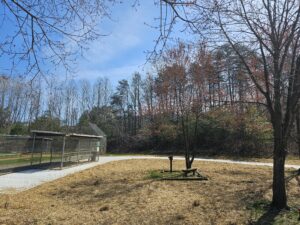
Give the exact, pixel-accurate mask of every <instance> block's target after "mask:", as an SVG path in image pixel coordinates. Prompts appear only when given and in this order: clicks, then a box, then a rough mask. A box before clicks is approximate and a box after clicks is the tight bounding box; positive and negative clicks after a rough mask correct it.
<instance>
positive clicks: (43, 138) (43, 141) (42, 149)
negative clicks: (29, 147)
mask: <svg viewBox="0 0 300 225" xmlns="http://www.w3.org/2000/svg"><path fill="white" fill-rule="evenodd" d="M43 144H44V138H42V143H41V156H40V164H42V158H43Z"/></svg>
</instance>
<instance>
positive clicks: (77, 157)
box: [77, 139, 80, 163]
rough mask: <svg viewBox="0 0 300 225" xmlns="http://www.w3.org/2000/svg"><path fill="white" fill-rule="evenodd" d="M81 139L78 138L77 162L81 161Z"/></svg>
mask: <svg viewBox="0 0 300 225" xmlns="http://www.w3.org/2000/svg"><path fill="white" fill-rule="evenodd" d="M79 151H80V139H79V140H78V150H77V163H79Z"/></svg>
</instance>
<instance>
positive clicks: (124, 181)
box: [0, 159, 300, 225]
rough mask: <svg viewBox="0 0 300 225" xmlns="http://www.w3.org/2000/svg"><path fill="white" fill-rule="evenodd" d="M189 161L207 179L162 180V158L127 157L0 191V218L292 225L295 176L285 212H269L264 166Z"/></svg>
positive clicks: (268, 175) (298, 200)
mask: <svg viewBox="0 0 300 225" xmlns="http://www.w3.org/2000/svg"><path fill="white" fill-rule="evenodd" d="M183 166H184V162H183V161H178V160H175V161H174V169H176V170H179V169H181V168H183ZM194 166H195V167H197V168H199V169H200V171H201V172H202V173H203V175H205V176H207V177H208V180H207V181H174V180H171V181H169V180H163V181H162V180H159V179H157V177H155V176H153V174H157V173H158V171H159V170H161V169H168V161H167V160H154V159H153V160H152V159H147V160H126V161H119V162H111V163H107V164H104V165H101V166H98V167H95V168H92V169H89V170H86V171H82V172H79V173H76V174H73V175H70V176H67V177H65V178H62V179H59V180H56V181H53V182H50V183H46V184H43V185H41V186H39V187H36V188H33V189H31V190H27V191H24V192H21V193H17V194H2V195H0V204H1V205H0V215H1V217H0V224H70V225H71V224H72V225H74V224H121V225H123V224H189V225H192V224H216V225H222V224H224V225H225V224H227V225H233V224H272V223H274V224H291V225H292V224H298V222H299V221H298V220H297V219H298V212H297V211H296V209H297V208H298V207H300V190H299V189H300V187H299V185H298V183H297V182H296V180H292V181H291V182H290V183H289V185H288V193H289V205H290V206H291V210H290V211H286V212H282V213H280V214H278V213H277V212H272V211H269V210H268V203H269V201H270V197H271V190H270V186H271V179H272V170H271V168H268V167H254V166H245V165H233V164H221V163H208V162H195V163H194ZM264 222H268V223H264Z"/></svg>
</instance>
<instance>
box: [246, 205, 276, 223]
mask: <svg viewBox="0 0 300 225" xmlns="http://www.w3.org/2000/svg"><path fill="white" fill-rule="evenodd" d="M279 213H280V210H276V209H272V208H271V207H269V209H268V210H267V211H266V212H265V213H264V214H263V215H262V216H261V217H259V218H258V220H257V221H254V222H253V223H251V225H271V224H273V223H274V222H275V218H276V216H278V214H279Z"/></svg>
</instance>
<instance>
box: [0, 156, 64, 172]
mask: <svg viewBox="0 0 300 225" xmlns="http://www.w3.org/2000/svg"><path fill="white" fill-rule="evenodd" d="M40 157H41V154H40V153H35V154H34V155H33V158H32V162H33V164H39V163H40V160H41V158H40ZM50 158H51V155H50V154H45V153H44V154H43V155H42V160H41V163H47V162H50ZM60 159H61V156H60V155H58V154H56V155H53V156H52V162H54V161H57V160H60ZM30 164H31V153H28V154H9V155H2V156H0V169H7V168H14V167H20V166H28V165H30Z"/></svg>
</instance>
